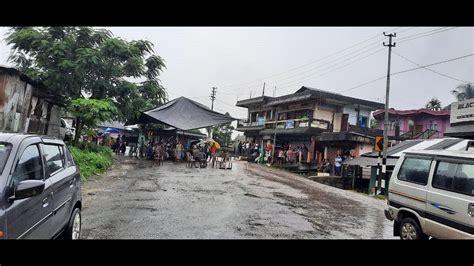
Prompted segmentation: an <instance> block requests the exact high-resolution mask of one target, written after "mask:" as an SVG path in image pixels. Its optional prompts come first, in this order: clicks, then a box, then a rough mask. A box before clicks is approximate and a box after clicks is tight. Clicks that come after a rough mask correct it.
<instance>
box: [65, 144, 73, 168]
mask: <svg viewBox="0 0 474 266" xmlns="http://www.w3.org/2000/svg"><path fill="white" fill-rule="evenodd" d="M64 153H65V154H66V165H67V166H71V165H74V159H73V158H72V155H71V153H70V152H69V150H68V149H67V148H66V147H64Z"/></svg>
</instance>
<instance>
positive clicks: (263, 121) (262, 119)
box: [257, 116, 265, 126]
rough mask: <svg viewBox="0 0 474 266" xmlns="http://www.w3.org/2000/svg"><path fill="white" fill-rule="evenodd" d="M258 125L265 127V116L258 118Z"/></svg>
mask: <svg viewBox="0 0 474 266" xmlns="http://www.w3.org/2000/svg"><path fill="white" fill-rule="evenodd" d="M257 125H259V126H263V125H265V117H263V116H262V117H258V118H257Z"/></svg>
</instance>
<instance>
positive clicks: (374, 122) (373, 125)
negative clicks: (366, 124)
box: [370, 118, 379, 128]
mask: <svg viewBox="0 0 474 266" xmlns="http://www.w3.org/2000/svg"><path fill="white" fill-rule="evenodd" d="M370 128H379V121H378V120H377V119H375V118H372V119H371V120H370Z"/></svg>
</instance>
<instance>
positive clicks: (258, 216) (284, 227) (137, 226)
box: [81, 159, 394, 239]
mask: <svg viewBox="0 0 474 266" xmlns="http://www.w3.org/2000/svg"><path fill="white" fill-rule="evenodd" d="M83 197H84V210H83V214H82V216H83V225H82V236H81V238H85V239H155V238H159V239H162V238H173V239H175V238H178V239H188V238H191V239H196V238H197V239H215V238H224V239H229V238H231V239H234V238H292V239H293V238H297V239H308V238H309V239H354V238H355V239H361V238H362V239H378V238H394V237H393V236H392V226H393V225H392V224H391V223H390V222H389V221H388V220H386V219H385V217H384V214H383V209H384V207H385V201H383V200H377V199H374V198H371V197H369V196H366V195H362V194H359V193H355V192H351V191H343V190H340V189H337V188H333V187H329V186H326V185H322V184H319V183H316V182H314V181H311V180H308V179H305V178H304V177H301V176H296V175H293V174H288V173H285V172H282V171H278V170H275V169H269V168H267V167H263V166H259V165H255V164H247V163H245V162H235V163H234V165H233V169H232V170H223V169H211V168H207V169H198V168H188V167H186V166H185V165H184V164H175V163H171V162H165V164H164V165H163V166H160V167H158V166H154V167H153V166H152V165H151V163H149V162H148V161H137V160H134V159H131V160H123V159H122V160H121V163H120V164H118V165H116V166H114V168H113V170H111V171H109V172H108V173H107V174H106V175H104V176H103V177H101V178H98V179H97V180H94V181H88V182H86V183H84V184H83Z"/></svg>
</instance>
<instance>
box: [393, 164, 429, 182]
mask: <svg viewBox="0 0 474 266" xmlns="http://www.w3.org/2000/svg"><path fill="white" fill-rule="evenodd" d="M430 167H431V159H421V158H410V157H408V158H405V161H403V164H402V167H401V168H400V171H399V172H398V179H399V180H403V181H407V182H411V183H416V184H420V185H426V184H427V183H428V175H429V173H430Z"/></svg>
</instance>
